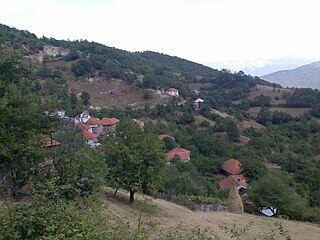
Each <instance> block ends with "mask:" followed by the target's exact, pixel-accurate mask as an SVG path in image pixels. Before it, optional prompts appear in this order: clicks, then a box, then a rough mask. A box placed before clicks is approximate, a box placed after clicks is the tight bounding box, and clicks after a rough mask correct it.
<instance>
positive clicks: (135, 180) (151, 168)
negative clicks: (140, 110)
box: [103, 121, 165, 203]
mask: <svg viewBox="0 0 320 240" xmlns="http://www.w3.org/2000/svg"><path fill="white" fill-rule="evenodd" d="M104 141H105V144H104V148H103V149H104V152H105V154H106V161H107V163H108V166H109V169H110V170H109V172H110V179H111V180H110V181H111V184H112V186H113V187H115V188H116V189H118V188H124V189H126V190H128V191H129V192H130V202H131V203H132V202H134V194H135V192H137V191H141V192H143V193H146V194H152V193H153V192H154V191H155V190H157V187H158V185H159V184H160V170H161V169H162V167H163V166H164V164H165V155H164V151H163V144H162V142H161V141H160V140H159V139H158V137H157V136H155V135H152V134H150V133H146V132H144V131H142V130H141V129H140V128H139V127H138V125H137V124H136V123H134V122H132V121H121V122H120V124H119V125H118V126H117V131H116V133H115V134H114V135H109V136H106V137H105V139H104Z"/></svg>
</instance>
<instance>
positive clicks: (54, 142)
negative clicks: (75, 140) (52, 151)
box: [41, 138, 60, 148]
mask: <svg viewBox="0 0 320 240" xmlns="http://www.w3.org/2000/svg"><path fill="white" fill-rule="evenodd" d="M41 145H42V147H46V148H49V147H56V146H59V145H60V142H59V141H57V140H54V139H50V138H44V139H41Z"/></svg>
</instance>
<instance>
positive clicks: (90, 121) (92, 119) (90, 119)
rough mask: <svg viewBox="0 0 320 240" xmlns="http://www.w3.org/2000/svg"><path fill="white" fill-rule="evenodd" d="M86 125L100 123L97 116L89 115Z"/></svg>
mask: <svg viewBox="0 0 320 240" xmlns="http://www.w3.org/2000/svg"><path fill="white" fill-rule="evenodd" d="M85 124H86V125H100V124H101V121H100V119H99V118H95V117H91V118H89V120H88V121H86V123H85Z"/></svg>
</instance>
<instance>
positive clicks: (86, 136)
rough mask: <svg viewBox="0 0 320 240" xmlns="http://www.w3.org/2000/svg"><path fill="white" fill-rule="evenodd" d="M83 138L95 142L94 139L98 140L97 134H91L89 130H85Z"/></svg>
mask: <svg viewBox="0 0 320 240" xmlns="http://www.w3.org/2000/svg"><path fill="white" fill-rule="evenodd" d="M82 137H83V138H84V139H86V140H94V139H97V134H94V133H91V132H89V131H87V130H83V131H82Z"/></svg>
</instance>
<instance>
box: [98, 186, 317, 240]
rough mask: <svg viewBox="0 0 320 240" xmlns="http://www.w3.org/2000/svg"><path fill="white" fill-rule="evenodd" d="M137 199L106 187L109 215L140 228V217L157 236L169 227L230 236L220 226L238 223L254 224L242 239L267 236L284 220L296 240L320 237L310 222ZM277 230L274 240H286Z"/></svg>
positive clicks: (211, 234) (218, 235)
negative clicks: (195, 208) (196, 208)
mask: <svg viewBox="0 0 320 240" xmlns="http://www.w3.org/2000/svg"><path fill="white" fill-rule="evenodd" d="M137 202H138V203H137V205H136V206H135V205H131V204H129V202H128V194H127V193H126V192H124V191H120V192H118V193H117V195H116V196H114V195H113V190H112V189H109V188H106V189H105V204H104V205H105V211H106V213H107V214H112V215H113V216H114V218H115V219H117V218H119V219H121V221H122V222H123V223H126V224H127V225H128V226H130V227H132V228H137V227H138V223H139V221H138V219H139V217H140V216H141V223H142V226H144V227H146V226H147V227H148V228H149V229H150V231H152V234H153V235H155V236H157V235H158V234H159V233H160V232H161V233H164V232H166V231H169V230H174V231H178V232H181V233H186V232H190V231H192V230H196V231H203V232H206V234H207V235H208V236H211V237H212V239H231V238H230V237H229V236H227V235H226V233H225V231H224V230H222V229H221V226H224V227H227V228H228V229H232V228H233V226H235V227H236V229H240V228H243V227H245V226H246V225H249V224H252V226H251V227H250V228H249V230H247V231H246V232H245V233H244V234H243V235H242V238H240V239H247V240H250V239H266V237H270V235H271V233H272V231H274V230H276V224H277V223H281V225H282V226H283V228H284V230H285V231H287V232H288V233H287V234H288V235H289V236H290V237H291V239H293V240H295V239H296V240H318V239H319V236H320V226H318V225H314V224H310V223H304V222H296V221H289V220H284V219H275V218H267V217H262V216H254V215H249V214H241V215H238V214H232V213H226V212H193V211H191V210H189V209H187V208H185V207H182V206H179V205H176V204H173V203H171V202H167V201H165V200H161V199H151V198H149V199H148V200H146V201H145V200H144V198H143V197H142V196H138V200H137ZM137 206H138V207H137ZM141 209H142V210H141ZM146 209H147V210H146ZM140 214H142V215H140ZM277 232H278V231H277V230H276V231H275V232H274V234H275V237H276V238H273V239H285V238H284V237H283V236H280V235H277ZM215 237H216V238H215ZM269 239H270V238H269Z"/></svg>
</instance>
